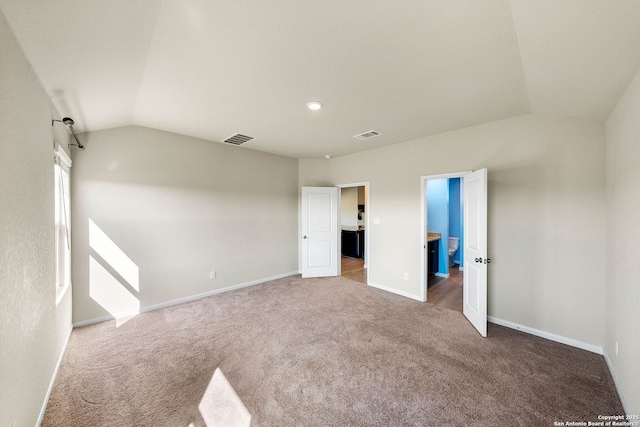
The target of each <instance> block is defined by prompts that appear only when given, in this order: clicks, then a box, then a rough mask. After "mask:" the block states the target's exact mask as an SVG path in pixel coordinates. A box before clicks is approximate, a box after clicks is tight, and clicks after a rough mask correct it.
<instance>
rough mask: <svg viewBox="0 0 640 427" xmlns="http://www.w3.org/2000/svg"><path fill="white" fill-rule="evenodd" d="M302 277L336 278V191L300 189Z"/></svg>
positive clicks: (334, 188) (314, 188) (331, 188)
mask: <svg viewBox="0 0 640 427" xmlns="http://www.w3.org/2000/svg"><path fill="white" fill-rule="evenodd" d="M301 211H302V212H301V213H302V219H301V225H302V230H301V232H302V235H301V238H302V277H328V276H337V275H338V261H339V257H338V188H337V187H302V207H301Z"/></svg>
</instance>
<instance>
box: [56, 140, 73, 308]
mask: <svg viewBox="0 0 640 427" xmlns="http://www.w3.org/2000/svg"><path fill="white" fill-rule="evenodd" d="M54 159H55V160H54V162H55V164H54V166H53V173H54V183H55V227H56V231H55V232H56V237H55V240H56V304H58V303H59V302H60V300H61V299H62V296H63V295H64V293H65V292H66V290H67V289H68V288H69V286H70V285H71V212H70V208H71V192H70V187H69V172H71V159H70V158H69V156H68V155H67V153H66V152H65V151H64V150H63V149H62V148H61V147H60V146H56V149H55V152H54Z"/></svg>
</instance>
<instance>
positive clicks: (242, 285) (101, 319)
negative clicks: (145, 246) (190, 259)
mask: <svg viewBox="0 0 640 427" xmlns="http://www.w3.org/2000/svg"><path fill="white" fill-rule="evenodd" d="M296 274H299V273H298V272H297V271H292V272H289V273H284V274H278V275H276V276H271V277H265V278H263V279H258V280H252V281H250V282H245V283H240V284H237V285H232V286H227V287H226V288H221V289H214V290H212V291H208V292H204V293H201V294H196V295H190V296H188V297H184V298H178V299H174V300H171V301H166V302H161V303H159V304H153V305H150V306H147V307H143V308H141V309H140V310H139V311H136V312H129V313H119V314H118V315H116V316H114V315H111V314H109V315H106V316H101V317H95V318H93V319H89V320H83V321H80V322H75V323H74V324H73V327H74V328H80V327H82V326H88V325H93V324H95V323H101V322H106V321H108V320H113V319H115V318H116V317H118V318H119V317H127V316H133V315H136V314H139V313H145V312H147V311H153V310H158V309H160V308H165V307H171V306H172V305H177V304H182V303H185V302H189V301H195V300H197V299H200V298H205V297H210V296H212V295H217V294H221V293H224V292H229V291H235V290H236V289H242V288H246V287H249V286H254V285H259V284H260V283H264V282H270V281H271V280H277V279H282V278H284V277H289V276H295V275H296Z"/></svg>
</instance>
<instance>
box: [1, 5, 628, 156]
mask: <svg viewBox="0 0 640 427" xmlns="http://www.w3.org/2000/svg"><path fill="white" fill-rule="evenodd" d="M0 10H2V12H3V14H4V15H5V17H6V19H7V21H8V22H9V25H10V26H11V28H12V30H13V32H14V33H15V35H16V37H17V39H18V41H19V43H20V44H21V46H22V48H23V50H24V51H25V54H26V56H27V58H28V59H29V61H30V62H31V64H32V66H33V68H34V69H35V71H36V73H37V74H38V76H39V77H40V79H41V81H42V84H43V85H44V87H45V89H46V91H47V92H48V93H49V95H50V96H51V99H52V100H53V102H54V104H55V105H56V107H57V108H58V110H59V112H60V114H61V115H63V116H70V117H72V118H73V119H74V120H75V121H76V130H79V131H93V130H99V129H105V128H111V127H118V126H126V125H132V124H135V125H140V126H148V127H152V128H157V129H162V130H166V131H170V132H175V133H179V134H184V135H190V136H195V137H199V138H204V139H207V140H211V141H222V140H224V139H225V138H227V137H228V136H230V135H232V134H235V133H241V134H244V135H249V136H252V137H254V138H255V139H254V140H252V141H250V142H247V143H245V144H244V145H243V147H247V148H250V149H255V150H261V151H266V152H271V153H276V154H281V155H286V156H291V157H322V156H324V155H326V154H329V155H332V156H339V155H344V154H347V153H352V152H356V151H361V150H366V149H369V148H373V147H378V146H381V145H387V144H392V143H396V142H400V141H405V140H410V139H414V138H418V137H422V136H426V135H430V134H435V133H440V132H444V131H449V130H454V129H458V128H462V127H466V126H471V125H476V124H480V123H485V122H489V121H494V120H500V119H504V118H508V117H513V116H517V115H521V114H527V113H531V112H535V113H547V114H558V115H566V116H572V117H577V118H583V119H586V120H591V121H595V122H603V121H604V120H606V118H607V117H608V115H609V114H610V112H611V110H612V109H613V107H614V106H615V103H616V102H617V100H618V99H619V97H620V96H621V94H622V92H623V91H624V89H625V88H626V86H627V85H628V84H629V82H630V81H631V79H632V78H633V76H634V75H635V73H636V72H637V71H638V68H639V67H640V1H638V0H509V1H508V0H502V1H501V0H481V1H478V0H398V1H389V0H387V1H383V0H323V1H296V0H270V1H256V0H182V1H171V0H165V1H160V0H135V1H134V0H103V1H94V0H56V1H42V0H0ZM312 100H317V101H320V102H322V103H323V104H324V108H322V109H321V110H319V111H311V110H309V109H307V107H306V104H307V102H309V101H312ZM370 130H377V131H379V132H381V135H380V136H376V137H374V138H371V139H368V140H358V139H355V138H353V136H354V135H356V134H360V133H363V132H367V131H370Z"/></svg>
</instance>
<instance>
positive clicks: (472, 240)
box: [462, 169, 490, 337]
mask: <svg viewBox="0 0 640 427" xmlns="http://www.w3.org/2000/svg"><path fill="white" fill-rule="evenodd" d="M464 194H465V202H464V236H465V240H464V277H463V285H464V292H463V298H464V300H463V303H462V307H463V308H462V311H463V313H464V315H465V316H466V317H467V319H469V321H470V322H471V324H472V325H473V326H474V327H475V328H476V329H477V330H478V332H480V335H482V336H483V337H486V336H487V265H488V264H489V262H490V260H489V259H488V258H487V170H486V169H480V170H477V171H475V172H472V173H470V174H468V175H465V176H464Z"/></svg>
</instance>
